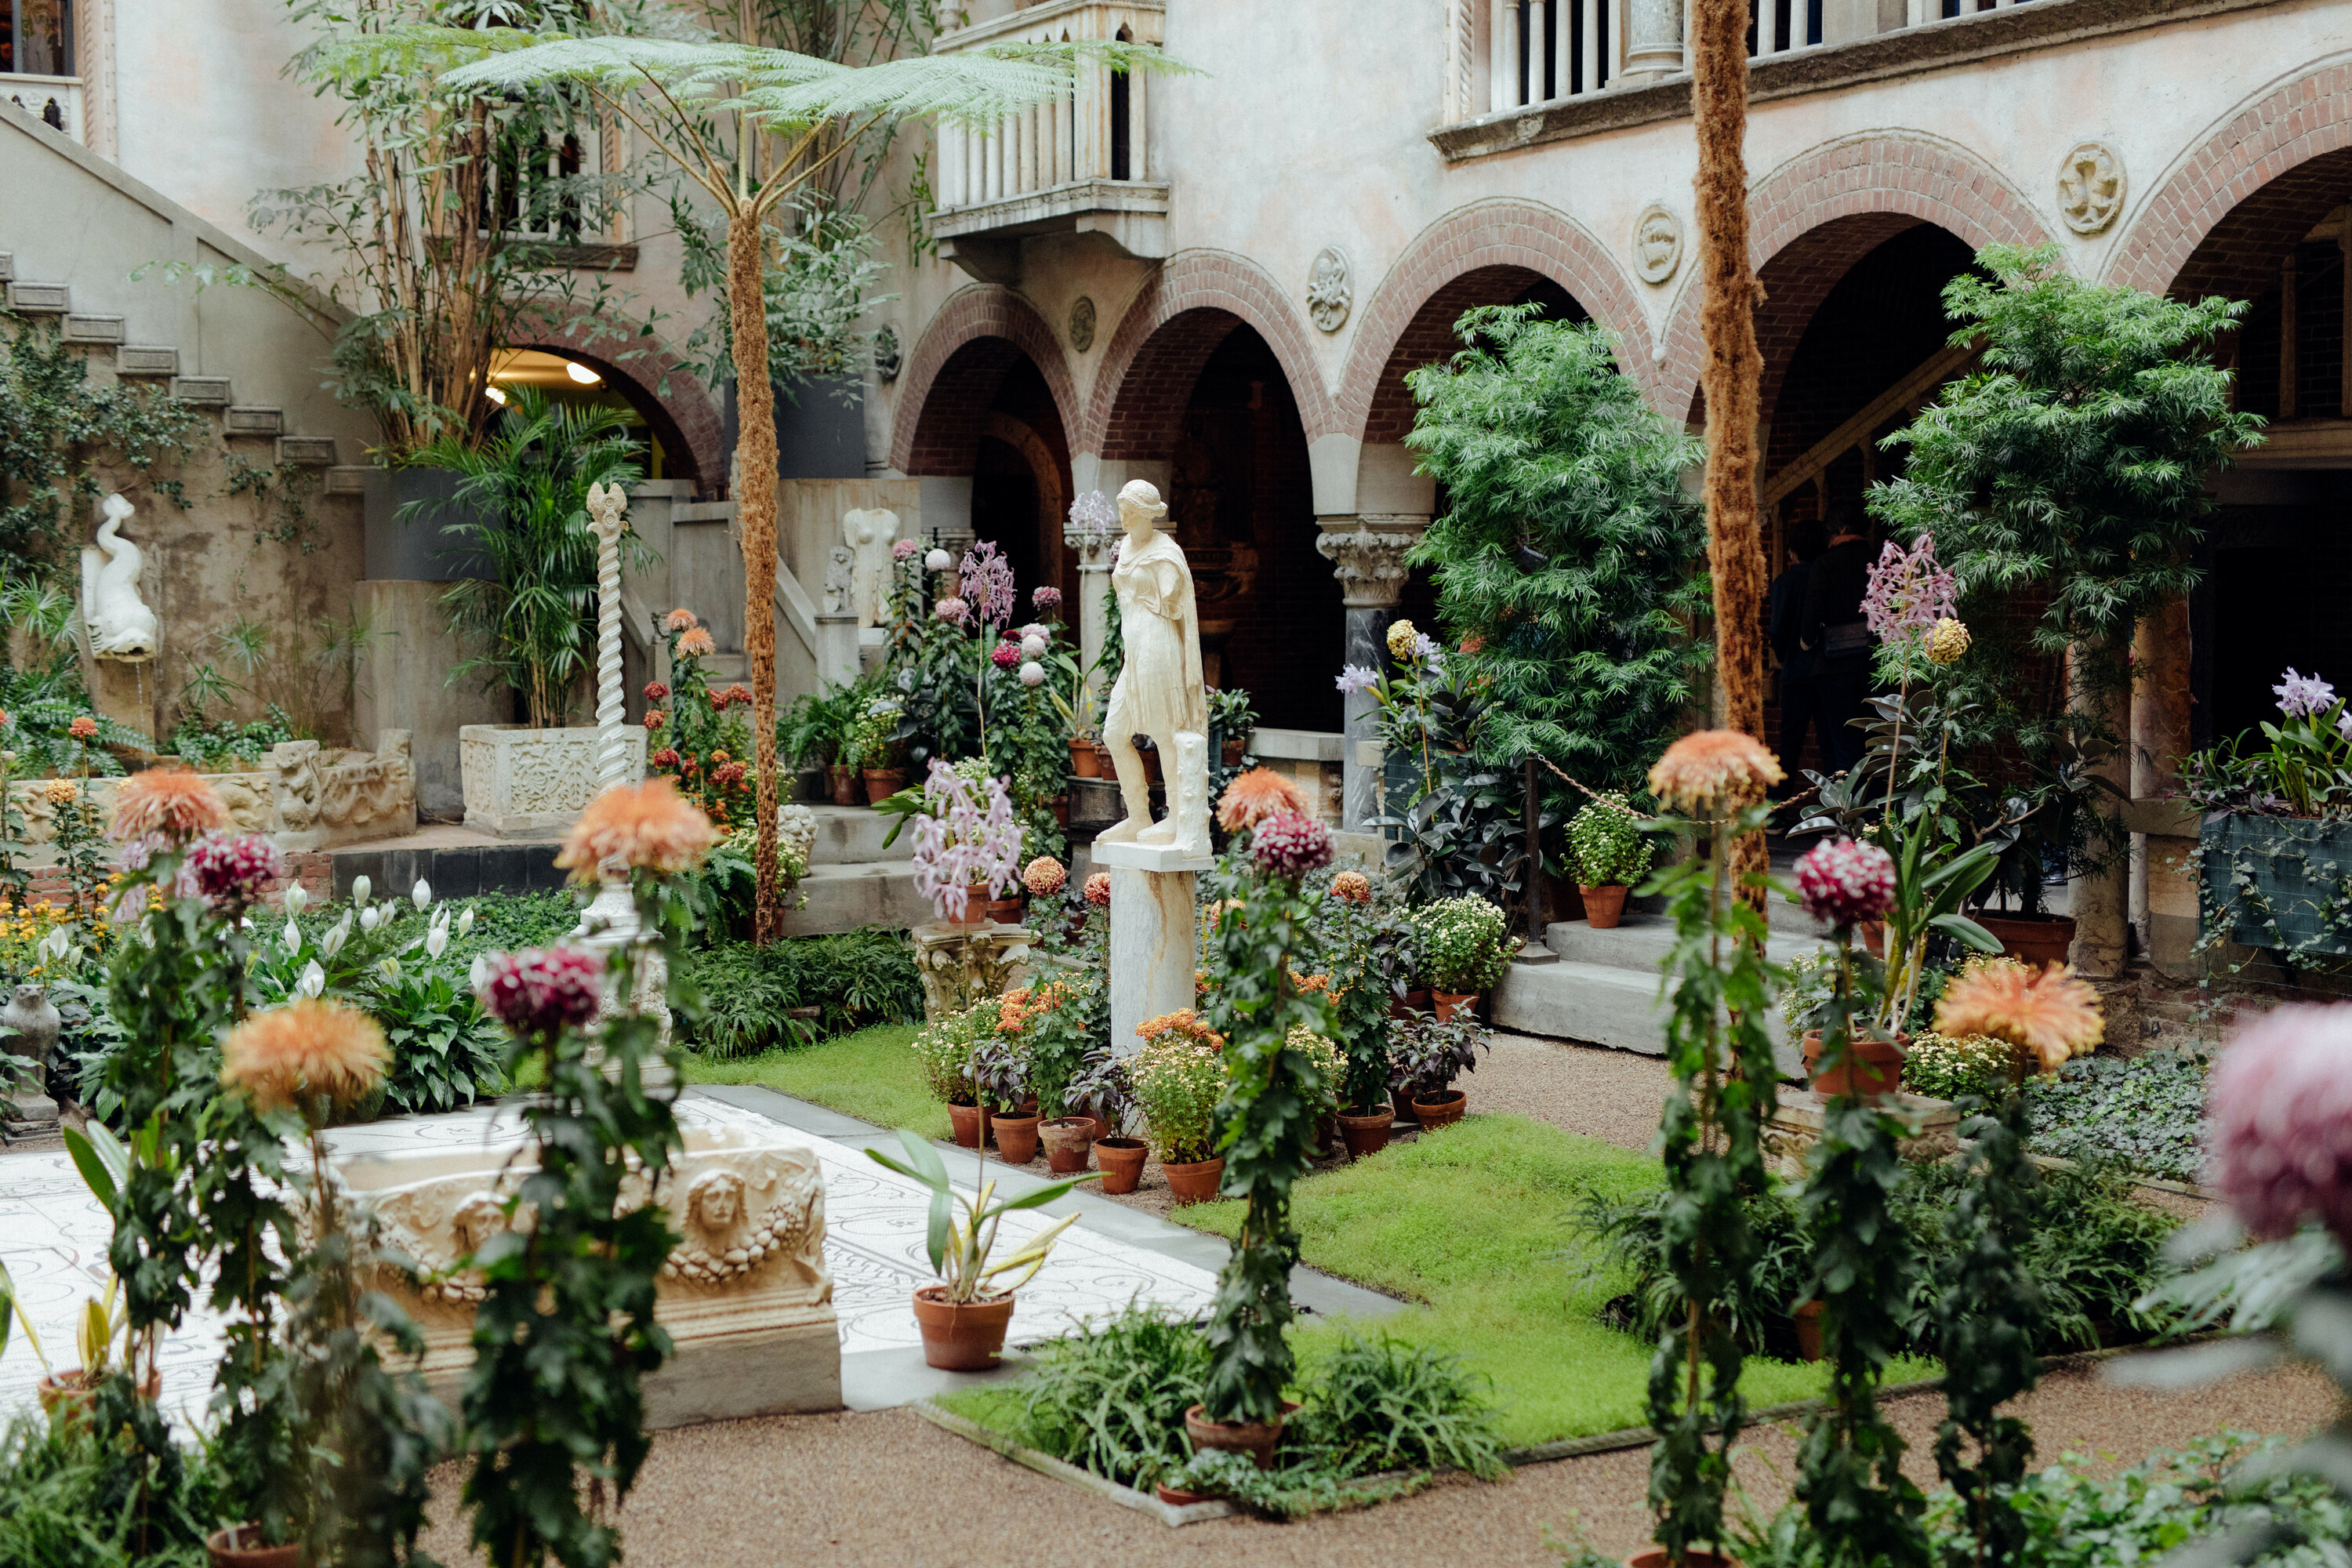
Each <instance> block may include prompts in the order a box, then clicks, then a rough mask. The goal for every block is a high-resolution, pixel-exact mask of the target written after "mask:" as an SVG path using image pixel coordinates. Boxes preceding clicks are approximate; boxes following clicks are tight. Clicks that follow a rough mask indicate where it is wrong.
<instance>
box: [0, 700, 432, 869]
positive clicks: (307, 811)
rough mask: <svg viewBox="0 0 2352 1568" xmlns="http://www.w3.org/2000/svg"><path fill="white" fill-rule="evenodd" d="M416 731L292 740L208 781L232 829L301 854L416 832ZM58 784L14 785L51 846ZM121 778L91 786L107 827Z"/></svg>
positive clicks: (37, 836)
mask: <svg viewBox="0 0 2352 1568" xmlns="http://www.w3.org/2000/svg"><path fill="white" fill-rule="evenodd" d="M412 750H413V748H412V746H411V743H410V736H409V732H408V731H405V730H385V731H382V732H380V733H379V734H378V735H377V737H376V748H375V750H374V751H373V752H354V751H349V750H345V749H342V748H340V747H331V746H321V745H320V744H319V742H316V741H288V742H284V743H282V744H279V745H277V746H273V747H271V748H270V750H269V754H268V756H266V757H264V758H263V759H262V765H261V766H260V767H259V768H258V769H256V770H253V771H250V772H245V773H206V774H205V783H206V784H210V785H212V787H213V790H214V792H215V794H217V795H219V796H220V797H221V799H222V800H223V801H224V802H225V803H226V805H227V806H228V817H229V825H230V826H232V827H235V828H236V829H237V830H238V831H240V832H244V833H267V834H268V835H269V837H270V838H271V839H272V840H273V841H274V842H275V843H276V844H277V845H278V847H279V848H280V849H284V850H288V851H289V852H294V853H299V852H301V851H304V850H310V849H324V848H327V847H330V846H332V845H337V844H353V843H358V842H360V841H362V840H363V839H369V838H387V837H398V836H399V835H401V834H404V833H414V832H415V831H416V768H415V759H414V757H413V755H412ZM51 782H52V781H49V780H46V779H26V780H20V781H18V782H16V783H14V784H10V785H9V786H8V795H9V798H10V800H11V801H12V802H13V803H14V804H15V805H16V809H17V810H18V811H20V812H22V813H23V814H24V817H25V837H26V839H27V840H28V841H29V842H31V843H34V844H47V843H48V842H50V841H51V840H52V839H54V838H55V837H57V806H56V804H55V803H54V802H52V801H51V800H50V799H49V795H48V789H49V784H50V783H51ZM121 785H122V781H121V779H106V778H98V779H92V780H90V781H89V799H90V804H91V805H94V806H95V807H96V808H97V810H98V816H99V820H100V823H101V824H103V823H104V822H106V821H107V820H108V819H109V818H110V817H111V816H113V815H114V795H115V792H116V791H117V790H118V789H120V788H121Z"/></svg>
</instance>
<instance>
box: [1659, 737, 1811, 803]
mask: <svg viewBox="0 0 2352 1568" xmlns="http://www.w3.org/2000/svg"><path fill="white" fill-rule="evenodd" d="M1781 777H1782V775H1781V773H1780V759H1779V758H1777V757H1775V756H1774V755H1773V754H1772V753H1771V752H1768V751H1766V750H1765V749H1764V746H1763V744H1762V743H1761V742H1759V741H1757V740H1756V739H1755V738H1754V737H1752V736H1749V735H1746V734H1743V733H1741V732H1740V731H1738V730H1701V731H1698V732H1697V733H1696V734H1691V735H1685V736H1684V737H1683V738H1682V739H1681V740H1679V741H1676V742H1675V743H1674V744H1673V745H1671V746H1668V747H1667V748H1666V754H1665V755H1664V756H1663V757H1660V758H1659V759H1658V760H1657V761H1656V762H1655V763H1653V764H1651V767H1650V793H1651V794H1652V795H1656V796H1657V797H1658V798H1659V799H1660V800H1662V801H1664V802H1665V803H1666V804H1667V805H1671V806H1674V807H1675V808H1677V809H1679V810H1682V811H1687V812H1691V813H1694V814H1696V813H1698V812H1701V811H1704V810H1708V809H1712V808H1716V807H1720V806H1730V807H1733V808H1737V807H1738V806H1743V805H1749V804H1751V803H1753V802H1756V801H1759V800H1762V799H1763V798H1764V792H1765V791H1766V790H1767V789H1769V788H1770V787H1771V786H1772V785H1774V784H1779V783H1780V779H1781Z"/></svg>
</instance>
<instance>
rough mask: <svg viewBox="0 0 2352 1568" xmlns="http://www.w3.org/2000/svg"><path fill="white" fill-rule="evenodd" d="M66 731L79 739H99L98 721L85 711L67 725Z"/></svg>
mask: <svg viewBox="0 0 2352 1568" xmlns="http://www.w3.org/2000/svg"><path fill="white" fill-rule="evenodd" d="M66 733H67V734H68V735H71V736H72V737H73V738H74V739H75V740H77V741H95V740H97V739H98V721H97V720H95V719H93V718H91V717H90V716H89V714H87V713H85V714H83V715H82V716H81V717H80V718H79V719H76V720H75V721H73V722H72V723H70V724H68V725H67V726H66Z"/></svg>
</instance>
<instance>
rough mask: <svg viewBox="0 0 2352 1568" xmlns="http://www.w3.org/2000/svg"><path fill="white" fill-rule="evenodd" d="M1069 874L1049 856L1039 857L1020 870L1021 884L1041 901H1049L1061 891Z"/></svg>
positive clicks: (1059, 863) (1057, 861) (1058, 862)
mask: <svg viewBox="0 0 2352 1568" xmlns="http://www.w3.org/2000/svg"><path fill="white" fill-rule="evenodd" d="M1069 879H1070V873H1069V872H1068V871H1067V870H1066V869H1065V868H1063V865H1062V863H1061V862H1060V861H1059V860H1056V859H1055V858H1053V857H1052V856H1051V855H1040V856H1038V857H1037V858H1035V859H1034V860H1032V861H1030V862H1029V864H1028V865H1027V866H1025V867H1024V868H1022V871H1021V883H1022V886H1024V887H1025V888H1027V889H1029V890H1030V891H1031V892H1032V893H1034V894H1035V895H1036V896H1037V897H1039V898H1041V899H1050V898H1052V897H1053V896H1054V895H1055V893H1058V892H1060V891H1061V890H1062V888H1063V886H1064V884H1066V882H1068V881H1069Z"/></svg>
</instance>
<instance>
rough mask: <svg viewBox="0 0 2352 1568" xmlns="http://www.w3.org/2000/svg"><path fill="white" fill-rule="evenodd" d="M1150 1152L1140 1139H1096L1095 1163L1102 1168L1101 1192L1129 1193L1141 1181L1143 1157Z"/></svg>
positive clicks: (1148, 1146) (1148, 1147)
mask: <svg viewBox="0 0 2352 1568" xmlns="http://www.w3.org/2000/svg"><path fill="white" fill-rule="evenodd" d="M1150 1152H1151V1149H1150V1145H1149V1144H1147V1143H1145V1142H1144V1141H1143V1140H1142V1139H1140V1138H1116V1137H1114V1138H1097V1139H1096V1140H1095V1163H1096V1164H1097V1165H1099V1166H1100V1167H1102V1173H1103V1179H1102V1190H1103V1191H1105V1192H1107V1193H1131V1192H1133V1191H1135V1187H1136V1184H1137V1183H1139V1182H1140V1181H1142V1180H1143V1157H1144V1156H1145V1155H1146V1154H1149V1153H1150Z"/></svg>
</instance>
